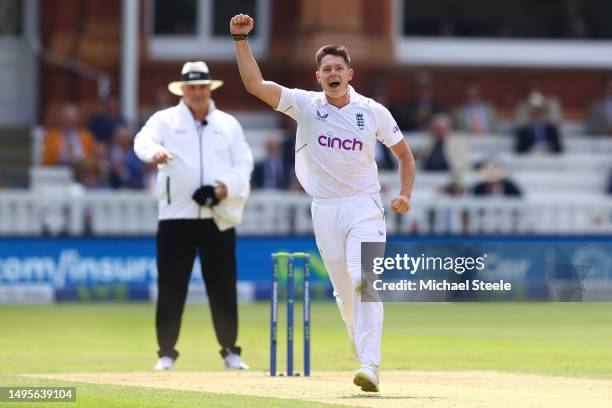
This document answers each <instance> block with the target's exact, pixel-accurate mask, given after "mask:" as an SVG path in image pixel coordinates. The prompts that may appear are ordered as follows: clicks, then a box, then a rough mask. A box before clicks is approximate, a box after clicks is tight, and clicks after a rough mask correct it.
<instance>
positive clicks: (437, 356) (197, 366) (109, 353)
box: [0, 303, 612, 408]
mask: <svg viewBox="0 0 612 408" xmlns="http://www.w3.org/2000/svg"><path fill="white" fill-rule="evenodd" d="M296 310H297V311H299V310H300V305H297V306H296ZM269 313H270V312H269V306H268V304H267V303H257V304H243V305H241V307H240V332H239V345H240V346H242V347H243V349H244V352H243V356H244V359H245V361H246V362H247V363H248V364H249V365H250V366H251V368H252V370H255V371H261V372H262V375H263V372H264V370H266V369H267V365H268V351H269V348H268V347H269ZM280 317H281V324H280V325H279V334H280V339H279V344H280V345H281V348H280V349H279V356H280V357H281V358H280V361H279V364H280V367H279V369H284V367H285V362H284V355H285V349H284V346H285V337H284V334H285V327H284V309H281V313H280ZM295 320H296V322H297V323H298V327H297V328H296V330H297V332H296V347H295V350H296V369H297V370H301V355H302V354H301V350H302V349H301V329H299V327H300V324H301V314H300V313H297V314H296V319H295ZM153 321H154V305H152V304H84V305H74V304H63V305H55V306H2V307H0V373H1V374H0V385H6V384H13V385H14V384H21V385H25V384H27V383H29V382H30V381H34V382H35V383H38V384H49V381H44V382H40V380H27V381H26V380H25V379H21V378H17V377H15V376H14V374H19V373H39V372H79V371H151V370H152V367H153V365H154V364H155V361H156V353H155V352H156V344H155V332H154V327H153ZM177 348H178V349H179V351H180V352H181V357H180V359H179V360H178V363H177V370H186V371H211V370H221V369H222V360H221V358H220V356H219V354H218V349H219V347H218V345H217V344H216V339H215V336H214V332H213V329H212V325H211V318H210V313H209V310H208V307H207V306H205V305H187V308H186V311H185V316H184V319H183V328H182V331H181V337H180V339H179V344H178V347H177ZM356 367H357V363H356V361H355V360H354V359H353V357H352V355H351V353H350V351H349V347H348V338H347V335H346V332H345V329H344V326H343V324H342V322H341V320H340V317H339V314H338V311H337V310H336V307H335V305H334V304H332V303H315V304H313V310H312V369H313V370H314V371H317V370H352V369H355V368H356ZM383 369H409V370H496V371H512V372H528V373H541V374H551V375H569V376H580V377H592V378H612V303H610V304H607V303H584V304H578V303H576V304H559V303H556V304H553V303H524V304H502V303H491V304H474V303H470V304H387V305H386V306H385V329H384V335H383ZM143 390H144V389H140V388H137V387H114V386H96V385H83V386H82V387H81V385H79V392H80V394H79V395H81V396H82V398H85V399H84V401H87V402H88V403H87V405H80V404H76V405H71V406H74V407H75V408H76V407H78V406H126V407H127V406H130V407H131V406H140V405H134V404H131V403H130V404H128V403H127V401H132V400H133V401H143V402H142V404H143V405H142V406H143V407H144V406H147V407H149V406H200V407H201V406H224V405H223V404H222V403H221V402H219V403H211V405H203V404H202V401H209V402H210V401H214V398H212V397H211V398H212V399H211V398H204V397H203V395H205V394H204V393H184V392H174V391H164V393H160V392H159V391H155V392H153V391H143ZM100 393H101V394H100ZM105 393H106V394H105ZM108 393H110V394H108ZM186 394H194V395H192V396H191V398H186V399H184V398H183V397H181V395H186ZM102 395H118V396H122V397H117V398H118V400H117V401H116V402H117V404H119V405H116V404H115V405H113V404H114V403H111V402H109V401H108V400H106V398H107V397H103V396H102ZM173 395H174V396H176V398H175V399H174V400H176V401H185V403H184V404H182V403H181V404H179V405H171V404H170V402H169V401H171V400H172V401H174V400H173V399H169V400H168V401H166V400H165V398H170V396H173ZM145 396H150V398H149V397H146V398H149V400H147V399H143V398H145ZM228 398H230V399H231V400H232V401H233V403H232V404H230V405H227V406H241V405H243V404H244V406H259V405H257V404H260V406H270V405H271V402H272V401H271V400H269V401H259V402H257V400H256V399H246V398H245V397H237V396H235V397H228ZM198 401H200V402H199V403H197V402H198ZM223 401H226V400H225V399H224V400H223ZM279 401H281V400H274V406H282V402H279ZM276 402H278V404H281V405H276ZM192 403H193V405H191V404H192ZM223 403H225V402H223ZM96 404H98V405H96ZM121 404H124V405H121ZM156 404H157V405H156ZM20 406H25V405H21V404H20ZM36 406H37V407H41V406H44V405H41V404H36ZM54 406H57V405H54ZM298 406H299V405H298ZM303 406H307V405H303ZM313 406H314V405H313Z"/></svg>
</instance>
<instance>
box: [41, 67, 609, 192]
mask: <svg viewBox="0 0 612 408" xmlns="http://www.w3.org/2000/svg"><path fill="white" fill-rule="evenodd" d="M434 89H435V87H434V83H433V79H432V76H431V75H430V74H428V73H426V72H421V73H418V74H417V75H415V81H414V87H413V89H412V95H413V99H411V100H409V101H404V102H401V103H395V104H390V103H389V102H388V100H386V99H388V98H387V95H385V93H384V89H382V88H380V87H379V88H377V90H375V92H374V94H373V96H374V99H377V100H379V101H380V102H381V103H383V104H385V105H386V106H388V107H389V108H390V110H391V113H392V114H393V116H394V118H395V119H396V120H397V122H398V125H399V127H400V128H401V129H402V130H403V131H405V132H406V133H407V137H408V138H409V137H410V134H408V132H424V133H425V134H426V141H425V143H423V145H422V146H419V148H418V149H414V150H415V151H414V154H415V158H416V159H417V162H418V165H419V168H420V169H421V170H425V171H431V172H447V173H448V174H449V175H450V177H449V180H450V182H449V184H448V185H447V186H445V187H444V188H443V189H442V193H446V194H450V195H455V196H456V195H463V194H465V193H467V192H469V193H471V194H473V195H475V196H488V195H506V196H521V190H520V187H518V186H517V185H516V183H514V182H513V181H512V180H511V179H510V177H509V176H508V175H507V174H506V171H505V170H504V168H503V166H502V164H501V163H500V162H499V161H498V160H496V159H495V158H489V159H488V160H485V161H483V162H479V163H471V162H470V151H469V139H470V138H472V137H479V135H482V136H486V135H491V134H497V133H499V132H500V121H499V116H498V112H497V109H496V107H495V105H494V104H492V103H491V102H489V101H487V100H486V98H485V97H484V96H483V91H482V89H481V85H480V83H479V82H478V81H476V80H469V81H466V82H465V84H464V100H463V102H462V103H460V104H459V105H458V106H455V107H453V108H450V107H445V106H442V105H441V104H440V103H439V102H438V101H437V99H436V95H435V91H434ZM168 106H170V101H169V100H168V98H167V92H159V93H158V95H156V102H155V110H158V109H162V108H165V107H168ZM149 115H150V113H148V114H147V115H146V116H149ZM144 120H146V117H143V118H142V120H141V121H140V122H141V123H140V124H141V125H142V124H143V123H144ZM55 122H56V123H57V125H56V126H51V127H49V128H48V129H47V132H46V135H45V139H44V142H43V152H42V158H41V162H42V164H43V165H64V166H70V167H71V168H72V169H73V171H74V174H75V178H76V180H77V181H79V182H80V183H81V184H83V185H84V186H85V187H86V188H114V189H119V188H128V189H147V190H152V189H154V186H155V173H156V169H155V166H153V165H147V164H145V163H142V162H141V161H139V160H138V158H137V157H136V156H135V154H134V152H133V137H134V133H133V132H132V131H131V130H130V128H129V127H128V126H127V123H126V121H125V119H124V118H123V117H122V116H121V114H120V110H119V105H118V103H117V100H116V99H115V98H112V97H111V98H109V99H108V100H107V101H105V102H104V103H103V104H102V107H101V109H100V110H99V111H98V112H97V113H96V114H94V115H93V116H92V117H91V119H90V120H89V122H88V125H87V126H83V124H82V122H81V113H80V109H79V107H78V106H76V105H72V104H67V105H65V106H63V107H62V109H61V113H60V117H59V118H58V120H56V121H55ZM289 122H291V123H289ZM562 122H563V111H562V106H561V102H560V100H559V98H557V97H556V96H554V95H549V94H547V93H546V92H545V91H544V89H543V86H542V81H541V80H540V79H539V78H534V79H532V80H531V81H530V84H529V92H528V94H527V95H526V96H525V97H524V98H523V99H522V100H520V101H518V103H517V105H516V108H515V111H514V117H513V120H512V131H511V132H512V133H513V137H514V151H515V153H516V154H553V155H554V154H559V153H562V152H564V145H563V138H562V137H561V124H562ZM283 127H284V132H283V134H282V136H280V137H279V136H270V137H269V138H268V139H267V140H266V141H265V155H264V157H263V158H262V159H261V160H260V161H258V162H257V163H256V164H255V168H254V171H253V175H252V180H251V181H252V186H253V189H275V190H294V191H299V190H300V186H299V183H298V182H297V180H296V177H295V172H294V163H293V160H294V155H293V150H294V146H295V144H294V134H295V125H294V124H293V121H284V122H283ZM586 132H587V133H589V134H592V135H594V136H612V75H610V76H608V77H607V79H606V80H605V83H604V86H603V89H602V97H601V99H599V100H597V101H594V102H593V103H592V104H591V106H590V107H589V108H588V121H587V123H586ZM408 142H409V143H410V140H408ZM376 162H377V164H378V167H379V169H381V170H393V169H395V168H396V162H395V160H394V158H393V157H392V154H391V152H390V151H389V150H388V149H385V148H384V147H383V146H382V145H381V144H377V150H376ZM470 171H473V172H474V173H476V174H478V175H479V176H480V179H481V182H479V183H477V184H475V185H473V186H471V187H470V188H468V187H466V186H463V185H462V182H461V180H462V179H463V175H464V174H465V173H466V172H470ZM607 190H608V193H610V194H612V174H611V175H610V182H609V186H607Z"/></svg>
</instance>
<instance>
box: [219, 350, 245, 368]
mask: <svg viewBox="0 0 612 408" xmlns="http://www.w3.org/2000/svg"><path fill="white" fill-rule="evenodd" d="M224 360H225V368H226V369H228V370H247V369H248V368H249V366H248V365H246V364H244V361H242V359H241V358H240V355H238V354H235V353H229V354H228V355H227V356H225V358H224Z"/></svg>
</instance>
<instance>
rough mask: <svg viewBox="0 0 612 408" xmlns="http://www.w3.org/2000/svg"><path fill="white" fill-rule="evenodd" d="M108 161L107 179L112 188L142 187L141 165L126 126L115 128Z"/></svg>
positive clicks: (142, 174)
mask: <svg viewBox="0 0 612 408" xmlns="http://www.w3.org/2000/svg"><path fill="white" fill-rule="evenodd" d="M109 162H110V175H109V179H110V180H109V181H110V186H111V187H112V188H138V189H141V188H143V187H144V173H143V165H142V162H141V161H140V160H139V159H138V157H137V156H136V153H134V149H133V140H132V136H131V135H130V131H129V129H128V128H127V126H119V127H117V128H115V132H114V134H113V141H112V144H111V146H110V150H109Z"/></svg>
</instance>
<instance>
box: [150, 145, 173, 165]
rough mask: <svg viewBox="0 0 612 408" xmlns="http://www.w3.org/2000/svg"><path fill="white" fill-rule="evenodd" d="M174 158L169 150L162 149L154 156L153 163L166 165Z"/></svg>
mask: <svg viewBox="0 0 612 408" xmlns="http://www.w3.org/2000/svg"><path fill="white" fill-rule="evenodd" d="M173 158H174V157H172V154H171V153H170V152H169V151H168V150H166V149H163V148H162V149H161V150H158V151H157V152H155V154H154V155H153V163H155V164H165V163H168V162H169V161H170V160H172V159H173Z"/></svg>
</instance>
